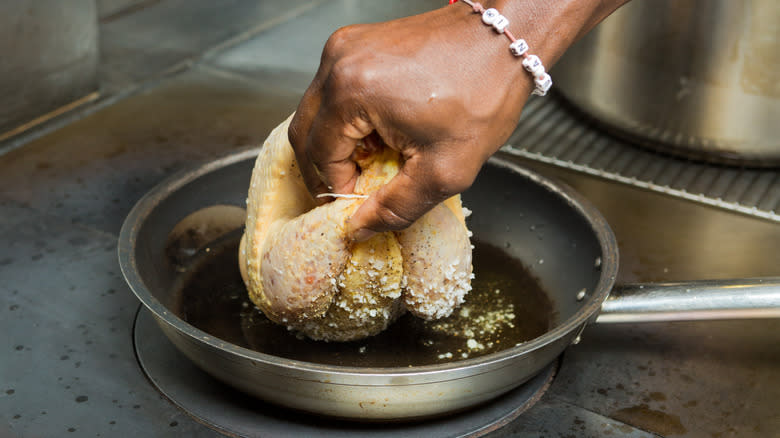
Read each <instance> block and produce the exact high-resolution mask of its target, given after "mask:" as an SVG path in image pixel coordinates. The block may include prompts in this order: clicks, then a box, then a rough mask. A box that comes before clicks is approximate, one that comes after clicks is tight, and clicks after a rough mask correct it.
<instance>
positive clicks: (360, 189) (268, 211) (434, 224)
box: [239, 117, 473, 341]
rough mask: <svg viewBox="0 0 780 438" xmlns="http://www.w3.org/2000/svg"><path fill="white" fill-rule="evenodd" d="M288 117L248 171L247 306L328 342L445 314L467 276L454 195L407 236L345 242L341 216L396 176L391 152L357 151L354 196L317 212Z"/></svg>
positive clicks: (467, 246) (243, 251)
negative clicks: (409, 318)
mask: <svg viewBox="0 0 780 438" xmlns="http://www.w3.org/2000/svg"><path fill="white" fill-rule="evenodd" d="M291 118H292V117H290V118H289V119H287V120H286V121H285V122H284V123H282V124H281V125H280V126H278V127H277V128H276V129H275V130H274V131H273V132H272V133H271V134H270V135H269V137H268V139H267V140H266V141H265V143H264V145H263V148H262V149H261V151H260V155H259V156H258V157H257V161H256V163H255V168H254V171H253V173H252V180H251V184H250V188H249V197H248V199H247V221H246V230H245V233H244V236H243V238H242V240H241V247H240V249H239V265H240V268H241V275H242V277H243V278H244V283H246V286H247V289H248V291H249V297H250V299H251V300H252V302H253V303H254V304H255V305H256V306H257V307H258V308H260V310H262V311H263V313H264V314H265V315H266V316H267V317H268V318H269V319H271V320H272V321H274V322H276V323H279V324H285V325H287V326H288V328H290V329H291V330H295V331H298V332H300V333H303V334H304V335H306V336H309V337H310V338H313V339H321V340H328V341H350V340H356V339H361V338H365V337H368V336H373V335H375V334H377V333H379V332H381V331H382V330H384V329H386V328H387V326H388V325H389V324H390V323H392V322H393V321H395V320H396V319H397V318H398V317H399V316H400V315H402V314H403V312H404V311H406V310H408V311H410V312H411V313H412V314H414V315H416V316H418V317H421V318H425V319H438V318H442V317H445V316H448V315H449V314H450V313H452V311H453V310H454V309H455V308H456V307H457V306H458V305H460V304H461V303H462V302H463V299H464V297H465V295H466V294H467V293H468V291H469V290H471V278H473V275H472V265H471V242H470V241H469V234H470V233H469V231H468V230H467V229H466V225H465V220H464V215H463V208H462V206H461V202H460V197H459V196H455V197H452V198H450V199H448V200H447V201H445V202H444V203H442V204H439V205H437V206H436V207H434V208H433V209H432V210H431V211H430V212H429V213H427V214H426V215H425V216H423V217H422V218H420V219H419V220H418V221H417V222H415V223H414V224H412V226H411V227H409V228H408V229H406V230H403V231H400V232H395V233H393V232H387V233H382V234H379V235H376V236H374V237H373V238H371V239H370V240H368V241H366V242H361V243H350V242H349V241H348V240H347V239H346V236H345V224H346V221H347V219H348V218H349V216H350V215H351V214H352V213H354V212H355V210H357V208H358V207H359V206H360V204H361V203H362V202H363V199H364V198H365V195H369V194H371V193H373V192H374V191H376V190H377V189H378V188H379V187H381V186H382V185H383V184H384V183H386V182H387V181H389V180H390V179H391V178H392V177H393V176H394V175H395V174H396V173H397V172H398V169H399V156H398V153H397V152H395V151H393V150H392V149H390V148H384V149H383V150H381V151H365V150H364V151H362V153H357V154H356V157H359V158H358V159H357V162H358V165H359V167H360V168H361V174H360V177H359V178H358V181H357V184H356V186H355V194H356V195H357V196H352V197H347V198H337V199H336V200H334V201H333V202H329V203H327V204H325V205H322V206H319V207H317V206H316V203H315V202H314V200H313V199H312V197H311V195H310V194H309V192H308V190H307V189H306V186H305V184H304V182H303V178H302V176H301V173H300V170H299V169H298V166H297V163H296V161H295V154H294V152H293V149H292V146H291V145H290V143H289V141H288V139H287V128H288V126H289V123H290V119H291Z"/></svg>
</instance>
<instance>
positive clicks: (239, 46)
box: [0, 0, 780, 437]
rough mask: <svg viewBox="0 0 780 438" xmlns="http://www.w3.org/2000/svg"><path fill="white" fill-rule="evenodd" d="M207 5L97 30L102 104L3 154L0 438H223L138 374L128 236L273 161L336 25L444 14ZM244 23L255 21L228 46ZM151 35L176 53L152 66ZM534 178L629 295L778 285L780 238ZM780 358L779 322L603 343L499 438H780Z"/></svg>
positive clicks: (565, 175) (609, 333)
mask: <svg viewBox="0 0 780 438" xmlns="http://www.w3.org/2000/svg"><path fill="white" fill-rule="evenodd" d="M211 3H213V2H199V1H196V2H188V3H187V4H188V5H190V6H189V7H191V8H194V9H195V10H199V11H201V12H199V13H196V14H194V15H191V16H188V15H187V14H186V13H185V12H182V11H183V9H182V8H185V6H182V4H181V2H176V1H165V0H163V1H161V2H148V6H146V7H143V8H140V9H136V10H134V11H129V12H128V13H126V14H118V15H117V14H112V17H113V18H112V20H111V21H109V22H106V23H102V24H101V26H102V30H104V32H102V38H104V39H106V38H108V39H113V40H111V41H108V40H104V41H103V47H104V48H105V49H106V50H107V52H106V53H104V54H103V55H104V56H103V60H104V61H105V62H104V64H103V65H102V66H101V69H102V70H101V71H102V72H103V76H102V77H103V88H102V89H103V91H104V92H103V94H102V96H101V100H100V101H99V102H96V103H94V104H92V105H93V106H91V107H84V108H81V109H78V110H76V111H75V112H73V113H71V114H69V115H68V116H67V117H65V118H63V119H59V120H53V121H51V123H50V124H49V125H44V126H40V127H38V128H36V130H35V131H31V132H28V133H26V134H24V135H22V136H20V137H17V138H15V139H10V140H8V141H7V142H6V143H4V144H0V151H5V152H4V153H3V154H2V155H0V236H1V237H0V239H1V240H2V242H3V243H4V244H3V245H2V246H1V247H0V330H2V332H3V333H5V336H4V337H3V339H2V340H0V349H2V351H3V352H4V353H3V354H2V356H1V358H0V436H35V437H37V436H69V435H70V434H72V436H116V435H120V436H125V435H138V436H150V437H152V436H193V437H206V436H218V433H217V432H214V431H213V430H212V429H210V428H208V427H207V426H204V425H202V424H200V423H198V422H197V421H195V420H193V419H192V418H191V417H189V416H188V415H186V414H185V413H183V412H181V411H179V410H178V409H177V408H176V407H174V405H173V404H171V403H170V402H169V401H168V400H166V399H165V398H163V397H162V396H161V395H160V394H159V393H158V392H157V391H156V390H155V389H154V388H153V387H152V386H151V384H149V382H148V381H147V380H146V378H145V376H144V374H143V373H142V371H141V369H140V368H139V366H138V364H137V361H136V357H135V353H134V350H133V345H132V340H131V332H132V329H133V320H134V317H135V312H136V310H137V307H138V305H137V300H136V299H135V298H134V296H133V295H132V293H131V292H130V291H129V289H128V288H127V286H126V285H125V283H124V281H123V280H122V278H121V275H120V273H119V268H118V266H117V261H116V240H117V237H116V236H117V233H118V230H119V227H120V225H121V222H122V220H123V219H124V217H125V215H126V214H127V212H128V211H129V209H130V208H131V207H132V205H133V204H134V202H135V201H136V200H137V199H138V198H140V197H141V196H142V195H143V194H144V193H145V192H146V191H147V190H149V189H150V188H151V187H152V186H154V185H155V184H156V183H157V182H159V181H160V180H161V179H163V178H165V177H166V176H168V175H170V174H171V173H173V172H175V171H176V170H178V169H183V168H186V167H189V166H192V165H193V164H194V163H196V162H200V161H204V160H209V159H211V158H213V157H215V156H218V155H221V154H224V153H227V152H229V151H231V150H235V149H241V148H245V147H248V146H251V145H255V144H258V143H260V142H261V141H262V139H263V138H264V137H265V135H266V134H267V133H268V132H269V131H270V129H271V128H272V127H274V126H275V125H276V124H277V123H278V122H280V121H281V120H282V119H283V118H284V117H285V116H286V115H288V114H289V113H290V112H291V111H292V110H293V109H294V108H295V105H296V104H297V100H298V99H299V97H300V95H301V93H302V91H303V89H304V87H305V86H306V85H307V83H308V80H309V79H310V78H311V76H312V75H313V71H314V69H315V68H316V64H317V59H318V56H319V51H320V49H321V46H322V44H323V43H324V41H325V38H326V37H327V35H329V33H330V32H331V31H332V30H334V29H336V28H337V27H338V26H339V25H342V24H347V23H350V22H358V21H374V20H381V19H387V18H392V17H395V16H401V15H405V14H409V13H414V12H417V11H421V10H425V9H429V8H433V7H436V6H438V5H439V3H440V2H433V1H425V2H420V1H413V0H404V1H396V2H371V3H370V4H367V3H368V2H358V1H356V0H339V1H331V2H323V1H306V0H299V1H294V2H285V6H284V8H283V9H282V8H279V7H278V6H273V5H277V4H278V3H276V2H259V3H258V2H249V1H245V2H242V1H232V2H229V5H228V6H229V7H227V6H226V7H225V8H223V9H224V11H223V10H220V9H219V8H216V9H215V8H211V9H208V6H207V4H211ZM174 6H176V7H174ZM198 8H206V9H198ZM184 10H186V9H184ZM204 11H208V12H204ZM222 13H224V14H225V15H224V16H222V15H220V14H222ZM166 14H167V15H166ZM149 17H155V20H156V21H155V20H152V21H150V19H149ZM193 17H194V18H193ZM230 17H241V20H238V21H237V20H233V21H231V23H233V24H232V25H230V26H232V27H230V26H228V25H227V24H225V26H228V27H230V31H229V32H228V31H225V32H224V33H220V32H217V31H216V30H215V28H214V27H215V26H219V25H220V24H221V23H223V20H224V21H227V20H228V19H230ZM190 18H192V20H195V21H192V20H190ZM197 20H200V21H202V22H204V23H205V24H203V26H194V24H195V23H196V22H197ZM150 22H156V23H165V24H166V26H167V27H166V29H164V30H162V29H158V31H159V32H160V33H159V34H158V35H168V36H165V38H169V36H170V35H171V34H176V35H177V39H173V38H170V40H171V41H176V43H175V44H174V43H171V44H170V45H165V44H157V45H158V46H159V47H158V48H157V49H156V51H154V50H151V49H149V48H148V46H151V45H155V44H154V43H156V42H157V41H158V40H157V39H156V38H154V37H152V36H151V35H149V34H148V33H149V32H153V31H154V29H153V28H150V27H148V26H150V24H149V23H150ZM178 23H183V24H181V25H179V24H178ZM144 26H146V27H144ZM160 26H161V25H160ZM111 27H112V28H113V29H121V31H115V32H113V33H112V31H110V30H108V28H111ZM138 29H145V30H144V31H145V32H147V34H145V35H144V36H143V38H140V37H139V36H138V35H137V34H136V33H135V32H136V31H138ZM198 29H204V30H203V33H202V34H201V38H200V39H197V40H191V39H188V38H185V36H186V35H187V32H190V33H192V32H198ZM301 29H304V30H305V31H304V32H301ZM161 38H162V37H161ZM225 41H228V43H226V42H225ZM187 44H192V45H191V46H189V47H187V48H186V50H184V49H182V50H178V49H177V50H174V48H175V47H176V45H179V47H184V46H186V45H187ZM128 47H133V52H132V53H133V54H132V58H126V57H124V58H123V55H122V53H124V52H123V50H126V48H128ZM112 48H116V49H112ZM112 50H116V52H113V53H112V52H111V51H112ZM182 53H184V54H182ZM112 57H113V59H114V61H111V59H112ZM123 59H124V61H123ZM129 59H131V60H132V62H130V61H128V60H129ZM147 61H149V62H148V63H147ZM152 61H154V62H152ZM150 66H155V67H154V68H152V67H150ZM525 128H527V126H526V127H525ZM525 128H524V126H521V127H520V129H525ZM518 160H519V161H521V162H522V163H523V164H525V165H527V166H530V167H532V168H534V169H536V170H538V171H539V172H541V173H544V174H545V175H548V176H552V177H554V178H559V179H561V180H563V181H565V182H566V183H568V184H570V185H572V186H573V187H574V188H575V189H577V190H578V191H580V192H581V193H583V194H585V195H586V197H588V198H589V199H590V200H591V201H592V202H593V203H594V204H595V205H596V206H597V207H598V208H599V209H600V210H601V211H602V212H603V213H604V215H605V216H606V218H607V220H608V221H609V223H610V225H611V226H612V227H613V229H614V231H615V233H616V235H617V238H618V241H619V245H620V251H621V269H620V274H619V281H661V280H682V279H701V278H727V277H748V276H750V277H752V276H769V275H778V274H779V273H780V272H779V271H780V268H778V266H780V263H778V262H780V253H779V252H778V248H780V225H778V224H777V223H776V222H773V221H770V220H765V219H758V218H753V217H749V216H746V215H742V214H738V213H734V212H730V211H726V210H723V209H719V208H717V207H714V206H706V205H702V204H700V203H695V202H692V201H690V200H685V199H677V198H673V197H671V196H670V195H668V194H662V193H655V192H652V191H648V190H644V189H640V188H636V187H631V186H628V185H625V184H621V183H619V182H615V181H609V180H606V179H604V178H600V177H598V176H592V175H586V174H584V173H582V172H577V171H574V170H570V169H564V168H561V167H560V166H556V165H552V164H545V163H542V162H540V161H539V160H533V159H529V158H522V157H518ZM475 214H478V212H476V213H475ZM779 345H780V321H775V320H755V321H745V322H740V321H723V322H696V323H652V324H644V325H612V326H593V327H590V328H588V329H587V330H586V331H585V333H584V335H583V341H582V343H580V344H579V345H576V346H573V347H572V348H570V349H569V350H568V351H567V353H566V354H565V355H564V358H563V360H562V365H561V368H560V370H559V373H558V376H557V377H556V379H555V380H554V382H553V384H552V386H551V388H550V389H549V391H548V392H547V393H546V394H545V395H544V396H543V397H542V399H541V400H540V401H539V402H538V403H537V404H536V405H535V406H533V407H532V408H531V409H530V410H529V411H527V412H526V413H524V414H523V415H522V416H521V417H519V418H518V419H517V420H515V421H514V422H512V423H511V424H509V425H508V426H506V427H505V428H503V429H500V430H498V431H496V432H493V435H492V436H496V437H502V436H532V437H536V436H547V437H559V436H560V437H564V436H578V437H581V436H594V437H596V436H605V435H608V434H611V435H612V436H643V437H646V436H688V437H699V436H704V437H727V436H748V437H750V436H755V437H766V436H778V435H777V434H778V432H777V431H778V430H780V410H778V408H777V406H778V405H777V400H778V399H780V348H778V346H779ZM331 432H332V431H331ZM457 432H458V431H457V430H452V435H457ZM257 434H258V435H263V434H264V431H262V430H258V431H257Z"/></svg>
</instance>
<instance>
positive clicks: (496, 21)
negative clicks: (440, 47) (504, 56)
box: [450, 0, 552, 96]
mask: <svg viewBox="0 0 780 438" xmlns="http://www.w3.org/2000/svg"><path fill="white" fill-rule="evenodd" d="M450 3H452V2H450ZM464 3H467V4H468V5H469V6H471V7H472V8H473V9H474V12H477V13H481V14H482V22H483V23H485V24H486V25H488V26H492V27H493V29H495V31H496V32H498V33H503V34H505V35H506V36H507V38H509V40H510V41H511V43H510V44H509V51H510V52H511V53H512V55H514V56H517V57H522V58H523V68H525V69H526V70H527V71H528V72H529V73H531V75H533V77H534V85H535V87H534V91H533V94H535V95H537V96H544V95H546V94H547V92H548V91H549V90H550V88H551V87H552V78H551V77H550V75H549V74H547V72H546V71H545V69H544V65H542V60H541V59H539V57H538V56H536V55H529V54H528V50H529V47H528V43H527V42H526V41H525V40H523V39H515V37H514V35H512V33H511V32H509V30H507V28H508V27H509V19H507V18H506V17H504V16H503V15H501V14H500V13H499V12H498V10H497V9H496V8H489V9H485V8H483V7H482V5H481V4H479V3H476V2H472V1H470V0H464Z"/></svg>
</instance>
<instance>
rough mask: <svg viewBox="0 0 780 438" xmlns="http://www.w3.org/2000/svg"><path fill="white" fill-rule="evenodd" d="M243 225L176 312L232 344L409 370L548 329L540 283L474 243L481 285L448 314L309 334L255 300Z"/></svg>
mask: <svg viewBox="0 0 780 438" xmlns="http://www.w3.org/2000/svg"><path fill="white" fill-rule="evenodd" d="M240 238H241V232H240V230H236V231H235V232H232V233H229V234H227V235H225V236H223V237H221V238H219V239H217V240H215V241H214V242H212V243H211V244H209V245H207V246H206V247H205V248H203V249H202V250H201V251H199V252H198V254H196V255H195V256H194V257H193V258H192V260H191V262H190V263H187V267H186V269H183V271H184V273H183V274H182V277H181V279H180V281H179V282H177V283H178V284H179V285H180V286H179V287H177V291H176V293H175V294H174V295H173V296H174V303H175V304H174V306H172V307H173V309H174V311H175V312H176V313H177V315H178V316H179V317H180V318H182V319H183V320H185V321H187V322H188V323H189V324H192V325H193V326H195V327H197V328H199V329H201V330H203V331H204V332H206V333H209V334H210V335H212V336H215V337H218V338H220V339H222V340H224V341H226V342H230V343H232V344H234V345H238V346H241V347H244V348H249V349H252V350H255V351H259V352H262V353H266V354H270V355H273V356H277V357H283V358H287V359H293V360H301V361H307V362H314V363H320V364H328V365H340V366H358V367H408V366H419V365H430V364H437V363H445V362H452V361H456V360H463V359H467V358H473V357H478V356H482V355H485V354H490V353H494V352H497V351H500V350H503V349H506V348H510V347H513V346H515V345H516V344H518V343H521V342H524V341H528V340H530V339H533V338H535V337H537V336H540V335H542V334H543V333H545V332H546V331H547V330H548V329H549V328H550V327H551V326H552V324H553V322H554V321H553V317H554V315H553V311H552V309H553V306H552V303H551V302H550V300H549V298H548V296H547V294H545V292H544V291H543V290H542V288H541V287H540V286H539V284H538V281H537V280H536V279H535V278H534V277H533V275H531V273H530V272H529V271H528V270H527V269H526V268H525V267H524V266H523V265H522V264H521V263H520V262H519V261H518V260H516V259H513V258H511V257H510V256H508V255H507V254H506V253H505V252H504V251H503V250H501V249H500V248H497V247H494V246H492V245H489V244H486V243H482V242H480V241H478V240H475V241H474V242H473V244H474V253H473V254H474V273H475V276H476V278H475V279H474V280H473V281H472V286H473V290H472V291H471V292H470V293H469V295H468V296H467V297H466V301H465V303H464V304H463V305H461V307H460V308H458V309H456V310H455V312H453V314H452V315H451V316H449V317H447V318H443V319H440V320H436V321H424V320H422V319H419V318H416V317H414V316H412V315H411V314H406V315H404V316H402V317H401V318H400V319H399V320H398V321H396V322H395V323H393V324H392V325H391V326H390V327H388V329H387V330H385V331H384V332H382V333H380V334H379V335H377V336H374V337H371V338H367V339H363V340H359V341H352V342H344V343H340V342H323V341H314V340H311V339H307V338H304V337H303V336H301V335H299V334H296V333H295V332H292V331H289V330H287V328H286V327H284V326H280V325H277V324H275V323H273V322H272V321H270V320H269V319H268V318H266V317H265V316H264V315H263V314H262V312H260V310H258V309H257V308H256V307H254V305H253V304H252V303H251V301H249V298H248V296H247V291H246V288H245V287H244V283H243V281H242V280H241V275H240V273H239V269H238V260H237V254H238V245H239V240H240Z"/></svg>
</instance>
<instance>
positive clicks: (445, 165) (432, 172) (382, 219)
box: [347, 155, 481, 241]
mask: <svg viewBox="0 0 780 438" xmlns="http://www.w3.org/2000/svg"><path fill="white" fill-rule="evenodd" d="M456 163H457V162H456V161H451V160H448V159H446V158H444V159H443V158H442V157H441V156H436V155H433V156H431V157H426V156H424V155H415V156H412V157H410V158H409V159H407V161H406V162H405V163H404V165H403V167H402V168H401V171H400V172H399V173H398V174H397V175H396V176H395V177H394V178H393V179H392V180H390V182H388V183H387V184H386V185H385V186H383V187H382V188H381V189H379V190H378V191H376V192H375V193H374V194H373V195H371V197H370V198H368V199H367V200H366V201H365V202H364V203H363V204H362V205H361V206H360V208H358V210H357V211H356V212H355V213H354V214H353V215H352V217H351V218H350V219H349V222H348V224H347V235H348V236H349V237H350V238H351V239H352V240H355V241H364V240H367V239H369V238H370V237H371V236H373V235H374V234H376V233H377V232H384V231H394V230H401V229H404V228H406V227H408V226H409V225H411V224H412V223H413V222H414V221H416V220H417V219H419V218H420V217H422V215H424V214H425V213H427V212H428V211H429V210H431V209H432V208H433V207H435V206H436V205H437V204H438V203H440V202H442V201H444V200H445V199H447V198H449V197H450V196H452V195H454V194H456V193H460V192H461V191H463V190H465V189H467V188H468V187H469V186H470V185H471V184H472V182H473V181H474V178H475V177H476V174H477V172H478V171H479V167H480V165H481V163H478V165H477V166H470V165H463V166H458V165H456Z"/></svg>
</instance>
